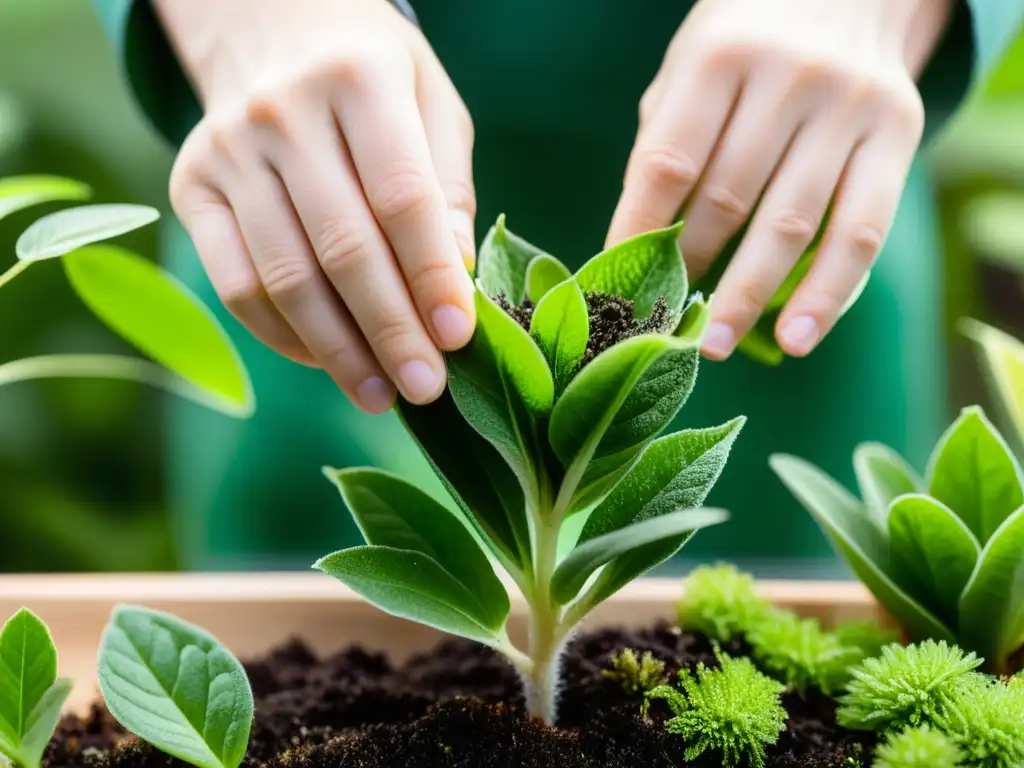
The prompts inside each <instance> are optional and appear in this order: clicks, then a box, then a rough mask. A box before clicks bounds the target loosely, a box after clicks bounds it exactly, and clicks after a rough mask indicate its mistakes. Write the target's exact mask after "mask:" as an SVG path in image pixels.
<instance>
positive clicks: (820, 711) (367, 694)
mask: <svg viewBox="0 0 1024 768" xmlns="http://www.w3.org/2000/svg"><path fill="white" fill-rule="evenodd" d="M624 647H631V648H633V649H635V650H636V651H638V652H643V651H650V652H651V653H652V654H653V655H654V656H656V657H657V658H659V659H661V660H662V661H664V662H665V663H666V665H667V667H668V670H669V671H670V672H671V673H672V674H673V676H674V674H675V672H676V671H677V670H678V669H679V668H680V667H682V666H686V667H688V668H692V667H694V666H695V665H696V664H697V662H698V661H703V662H704V663H705V664H708V665H709V666H714V665H715V664H716V663H717V662H716V660H715V657H714V651H713V647H712V645H711V643H710V642H709V641H708V640H707V639H706V638H704V637H703V636H701V635H696V634H689V633H683V632H680V631H679V630H678V629H676V628H674V627H671V626H669V625H667V624H662V625H657V626H654V627H651V628H649V629H646V630H643V631H640V632H624V631H621V630H602V631H598V632H592V633H588V634H584V635H581V636H580V637H578V638H577V639H576V640H574V641H573V642H572V643H571V645H570V647H569V649H568V651H567V653H566V658H565V665H564V669H565V675H564V679H563V686H562V698H561V708H560V722H559V727H558V728H547V727H544V726H543V725H541V724H540V723H539V722H537V721H533V720H530V719H528V718H527V717H526V716H525V713H524V710H523V698H522V692H521V688H520V681H519V679H518V677H517V676H516V674H515V673H514V672H513V671H512V669H511V668H510V667H509V666H508V665H507V664H506V663H505V662H504V661H503V660H502V659H501V657H499V656H498V655H497V654H496V653H494V652H493V651H491V650H489V649H487V648H484V647H482V646H479V645H477V644H474V643H470V642H468V641H463V640H449V641H446V642H443V643H441V644H440V645H438V646H437V648H435V649H434V650H433V651H431V652H429V653H425V654H421V655H418V656H415V657H413V658H411V659H409V660H408V661H407V662H406V663H405V664H403V665H401V666H393V665H391V664H390V663H389V661H388V660H387V659H386V658H385V657H384V656H382V655H380V654H375V653H368V652H366V651H364V650H361V649H359V648H351V649H347V650H345V651H343V652H341V653H338V654H335V655H333V656H330V657H328V658H324V659H322V660H320V659H317V657H316V656H315V655H314V654H313V653H312V652H311V651H310V650H309V649H308V648H307V647H306V646H304V645H303V644H301V643H298V642H292V643H289V644H287V645H285V646H282V647H281V648H279V649H277V650H276V651H274V652H273V653H271V654H270V655H268V656H267V657H265V658H263V659H260V660H256V661H253V662H251V663H247V664H246V668H247V670H248V672H249V675H250V678H251V680H252V685H253V691H254V695H255V698H256V717H255V722H254V724H253V730H252V741H251V744H250V749H249V754H248V756H247V760H246V767H247V768H349V767H355V766H358V768H385V767H387V768H391V767H392V766H411V765H415V766H417V768H433V767H434V766H445V767H446V768H463V767H465V768H469V767H470V766H473V767H474V768H477V767H479V768H489V767H490V766H495V767H497V766H502V768H506V767H507V768H515V767H516V766H523V768H597V766H602V768H620V767H621V768H626V767H627V766H629V768H634V767H635V766H643V768H663V767H664V768H668V767H669V766H681V765H684V764H685V765H690V766H694V768H710V766H715V767H716V768H717V766H719V765H721V760H720V758H718V759H717V760H716V756H715V755H708V756H707V757H706V758H701V759H699V760H697V761H694V762H691V763H686V762H685V761H684V760H683V744H682V743H681V741H680V739H679V737H677V736H673V735H671V734H669V733H667V732H665V731H664V729H663V728H661V727H660V723H661V721H662V720H663V719H664V717H665V713H664V712H663V711H662V708H661V707H659V706H658V705H654V706H652V708H651V719H650V720H649V721H645V720H643V719H642V718H641V717H640V704H641V696H640V695H639V694H630V693H627V692H625V691H624V690H623V689H622V688H621V687H620V686H619V685H618V684H616V683H615V682H614V681H612V680H609V679H608V678H606V677H604V676H603V675H602V674H601V673H602V670H604V669H606V668H607V667H608V664H609V660H610V659H611V657H612V656H613V655H614V654H615V653H617V652H618V651H620V650H621V649H622V648H624ZM724 650H726V651H727V652H729V653H732V654H736V655H739V654H743V653H745V652H746V651H747V650H748V649H747V648H746V647H745V646H743V644H741V643H733V644H730V645H727V646H725V648H724ZM784 703H785V706H786V708H787V710H788V711H789V713H790V721H789V727H788V729H787V731H786V732H785V733H784V734H783V735H782V736H781V737H780V739H779V742H778V744H776V745H775V746H773V747H770V748H769V749H768V766H769V768H856V767H857V766H862V765H867V761H868V758H869V757H870V752H871V746H872V744H871V742H870V741H868V740H867V739H866V738H864V737H862V736H861V735H854V734H849V733H844V732H841V731H840V730H839V729H838V728H837V727H836V725H835V717H834V707H833V705H832V703H831V701H829V700H828V699H826V698H824V697H821V696H811V697H808V698H806V699H804V698H801V697H799V696H796V695H787V696H786V697H785V702H784ZM45 764H46V766H47V768H58V767H61V766H64V767H66V768H184V765H183V764H182V763H180V762H179V761H177V760H175V759H173V758H168V757H167V756H165V755H163V754H161V753H160V752H158V751H156V750H155V749H153V748H152V747H150V746H149V745H147V744H145V743H142V742H140V741H135V740H132V739H127V740H126V739H125V737H124V735H123V732H122V731H121V730H120V729H119V728H118V727H117V724H116V723H114V722H113V720H112V719H111V718H110V716H109V714H107V713H106V712H105V711H104V710H103V709H101V708H95V709H94V710H93V712H92V713H91V715H89V716H88V717H85V718H81V719H79V718H75V717H66V718H65V719H64V721H63V722H62V724H61V727H60V730H59V732H58V734H57V737H56V738H55V739H54V740H53V743H52V744H51V746H50V749H49V750H48V752H47V755H46V759H45Z"/></svg>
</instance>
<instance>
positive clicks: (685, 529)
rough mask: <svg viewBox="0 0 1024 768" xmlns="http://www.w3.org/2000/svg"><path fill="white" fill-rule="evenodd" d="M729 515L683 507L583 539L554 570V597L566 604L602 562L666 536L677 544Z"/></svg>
mask: <svg viewBox="0 0 1024 768" xmlns="http://www.w3.org/2000/svg"><path fill="white" fill-rule="evenodd" d="M728 519H729V513H728V512H726V511H725V510H721V509H681V510H679V511H676V512H668V513H665V514H661V515H658V516H657V517H651V518H646V519H641V520H640V522H636V523H632V524H630V525H626V526H623V527H621V528H617V529H616V530H614V531H611V532H610V533H606V534H603V535H601V536H596V537H593V538H590V539H588V540H586V541H584V542H581V543H580V544H579V545H578V546H577V547H576V548H575V549H574V550H573V551H572V552H570V553H569V556H568V557H566V558H565V560H563V561H562V562H561V563H560V564H559V566H558V568H557V569H556V570H555V573H554V575H553V577H552V579H551V599H552V600H554V601H555V602H556V603H558V604H559V605H564V604H565V603H568V602H570V601H571V600H572V599H573V598H575V597H576V595H577V594H579V591H580V590H581V589H582V588H583V585H584V584H585V583H586V582H587V579H589V578H590V577H591V576H592V575H593V573H594V571H596V570H597V569H598V568H600V567H601V566H603V565H605V564H607V563H610V562H612V561H613V560H615V559H617V558H619V557H623V556H628V555H629V554H630V553H632V552H635V551H636V550H638V549H641V548H643V547H647V546H648V545H651V544H657V543H662V542H665V541H666V540H671V541H675V542H676V547H677V548H678V547H679V546H680V545H681V540H685V539H687V538H689V534H691V533H692V532H693V531H696V530H698V529H700V528H707V527H708V526H710V525H717V524H718V523H722V522H725V521H726V520H728Z"/></svg>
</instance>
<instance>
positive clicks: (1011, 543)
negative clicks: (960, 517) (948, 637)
mask: <svg viewBox="0 0 1024 768" xmlns="http://www.w3.org/2000/svg"><path fill="white" fill-rule="evenodd" d="M959 635H960V637H959V640H960V642H961V643H963V644H964V647H967V648H971V649H973V650H976V651H977V652H978V653H979V654H980V655H981V656H984V657H985V659H986V660H987V661H988V663H989V665H990V666H991V667H993V668H995V669H1000V667H1002V666H1003V665H1005V661H1006V659H1007V657H1008V656H1009V655H1010V654H1011V653H1012V652H1014V651H1016V650H1017V649H1018V648H1019V647H1020V646H1021V645H1022V644H1024V508H1021V509H1018V510H1017V511H1015V512H1014V513H1013V514H1012V515H1010V516H1009V517H1007V518H1006V520H1004V521H1003V524H1002V525H1001V526H999V528H998V529H997V530H996V531H995V533H993V534H992V536H991V537H990V538H989V540H988V542H987V543H986V544H985V547H984V548H983V549H982V550H981V554H980V555H979V556H978V565H977V566H976V568H975V570H974V573H973V574H971V578H970V581H968V582H967V586H966V587H964V591H963V595H962V596H961V597H960V628H959ZM1000 671H1004V670H1001V669H1000Z"/></svg>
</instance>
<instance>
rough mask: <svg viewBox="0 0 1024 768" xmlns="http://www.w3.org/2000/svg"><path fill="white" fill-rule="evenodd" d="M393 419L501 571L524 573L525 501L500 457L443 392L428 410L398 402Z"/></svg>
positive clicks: (527, 546)
mask: <svg viewBox="0 0 1024 768" xmlns="http://www.w3.org/2000/svg"><path fill="white" fill-rule="evenodd" d="M398 414H399V416H400V417H401V419H402V421H403V423H404V424H405V426H406V429H407V430H408V431H409V432H410V434H411V435H412V436H413V438H414V439H415V440H416V442H417V444H418V445H419V447H420V449H421V450H422V452H423V455H424V456H425V457H426V459H427V461H428V462H429V463H430V465H431V467H432V468H433V469H434V472H435V473H436V474H437V476H438V478H439V479H440V480H441V482H442V484H443V485H444V486H445V488H446V489H447V490H448V492H449V493H450V494H451V495H452V498H453V499H454V500H455V502H456V503H457V504H458V505H459V507H460V508H461V509H462V511H463V512H464V513H465V514H466V517H467V518H469V520H470V522H471V523H473V525H474V526H475V527H476V529H477V532H478V533H479V534H480V536H481V538H482V539H483V540H484V542H485V543H486V544H488V545H489V546H490V548H491V551H492V553H493V554H494V556H495V557H496V558H497V559H498V561H499V562H500V563H501V564H502V567H504V568H505V570H507V571H509V573H511V574H512V575H513V576H515V575H516V574H521V573H523V572H525V571H528V570H529V569H530V564H531V551H530V528H529V521H528V520H527V518H526V499H525V496H524V495H523V488H522V486H521V485H520V482H519V480H518V478H517V477H516V475H515V473H514V472H513V471H512V469H511V468H510V467H509V465H508V464H507V463H506V462H505V460H504V459H503V458H502V457H501V454H499V453H498V451H497V450H496V449H495V448H494V447H493V446H492V445H491V444H490V443H488V442H487V441H486V440H484V438H482V437H481V436H480V435H479V434H478V433H477V432H476V430H474V429H473V428H472V427H471V426H470V425H469V424H468V423H467V422H466V420H465V419H464V418H462V414H460V413H459V410H458V408H456V406H455V402H454V401H453V400H452V398H451V395H450V394H449V393H448V392H447V391H446V392H445V393H444V394H442V395H441V397H440V398H438V399H437V400H435V401H434V402H433V403H430V404H429V405H422V406H417V405H410V404H409V403H406V402H403V401H399V404H398Z"/></svg>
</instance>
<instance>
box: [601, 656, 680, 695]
mask: <svg viewBox="0 0 1024 768" xmlns="http://www.w3.org/2000/svg"><path fill="white" fill-rule="evenodd" d="M602 674H603V675H604V676H605V677H607V678H609V679H611V680H614V681H615V682H617V683H618V684H619V685H621V686H622V688H623V690H625V691H626V692H627V693H646V692H647V691H650V690H652V689H653V688H657V687H658V686H659V685H664V684H665V683H667V682H668V675H667V674H666V673H665V662H663V661H662V660H661V659H656V658H654V656H653V655H652V654H651V652H650V651H644V653H643V655H642V656H640V657H639V658H637V655H636V651H634V650H633V649H632V648H624V649H623V650H622V651H621V652H619V653H617V654H616V655H615V656H613V657H612V660H611V669H606V670H603V671H602Z"/></svg>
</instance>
